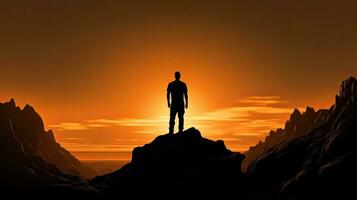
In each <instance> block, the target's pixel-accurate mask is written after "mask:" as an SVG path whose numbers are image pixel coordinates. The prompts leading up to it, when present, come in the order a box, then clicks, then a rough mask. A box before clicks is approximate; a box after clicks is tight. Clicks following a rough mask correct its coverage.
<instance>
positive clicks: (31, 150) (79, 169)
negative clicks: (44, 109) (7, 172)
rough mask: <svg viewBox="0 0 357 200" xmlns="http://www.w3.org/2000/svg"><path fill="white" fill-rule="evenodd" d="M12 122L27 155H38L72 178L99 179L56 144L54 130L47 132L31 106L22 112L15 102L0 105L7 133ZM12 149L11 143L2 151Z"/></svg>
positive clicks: (1, 116)
mask: <svg viewBox="0 0 357 200" xmlns="http://www.w3.org/2000/svg"><path fill="white" fill-rule="evenodd" d="M9 122H11V126H12V130H13V132H14V134H16V138H17V140H18V141H19V142H21V144H22V148H23V149H24V152H26V153H27V154H33V155H37V156H38V157H40V158H42V159H43V160H45V161H46V162H48V163H50V164H52V165H55V166H57V167H58V168H59V169H60V170H61V171H63V172H65V173H67V174H70V175H73V176H79V177H82V178H92V177H94V176H96V175H97V174H96V172H95V171H94V170H93V169H91V168H90V167H88V166H85V165H84V164H82V163H81V162H80V161H79V160H78V159H76V158H75V157H74V156H72V155H71V153H70V152H68V151H67V150H66V149H64V148H63V147H61V145H60V144H58V143H57V142H56V139H55V137H54V135H53V132H52V131H51V130H49V131H45V128H44V124H43V121H42V118H41V117H40V115H39V114H38V113H37V112H36V111H35V110H34V108H33V107H32V106H30V105H26V106H25V107H24V108H23V109H21V108H19V107H17V106H16V104H15V101H14V100H13V99H11V100H10V102H7V103H3V104H0V123H1V124H4V130H6V129H7V128H6V127H7V126H8V123H9ZM0 134H2V133H0ZM10 146H11V143H10V144H8V145H7V146H6V147H5V146H2V147H0V149H1V150H2V151H5V152H6V150H7V148H8V147H10Z"/></svg>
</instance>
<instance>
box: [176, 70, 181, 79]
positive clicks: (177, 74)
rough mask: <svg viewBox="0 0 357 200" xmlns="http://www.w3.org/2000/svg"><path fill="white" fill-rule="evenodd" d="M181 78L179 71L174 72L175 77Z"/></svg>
mask: <svg viewBox="0 0 357 200" xmlns="http://www.w3.org/2000/svg"><path fill="white" fill-rule="evenodd" d="M180 78H181V73H180V72H179V71H177V72H175V79H176V80H180Z"/></svg>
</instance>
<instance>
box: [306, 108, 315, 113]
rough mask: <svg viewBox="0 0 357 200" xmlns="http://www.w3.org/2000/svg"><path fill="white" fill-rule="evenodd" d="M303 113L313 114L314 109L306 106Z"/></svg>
mask: <svg viewBox="0 0 357 200" xmlns="http://www.w3.org/2000/svg"><path fill="white" fill-rule="evenodd" d="M305 113H315V109H314V108H312V107H310V106H307V107H306V111H305Z"/></svg>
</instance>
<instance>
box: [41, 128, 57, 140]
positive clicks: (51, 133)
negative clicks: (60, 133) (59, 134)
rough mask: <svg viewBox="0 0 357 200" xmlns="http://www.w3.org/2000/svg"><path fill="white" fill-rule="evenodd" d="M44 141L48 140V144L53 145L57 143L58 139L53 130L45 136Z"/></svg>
mask: <svg viewBox="0 0 357 200" xmlns="http://www.w3.org/2000/svg"><path fill="white" fill-rule="evenodd" d="M43 139H44V140H48V142H51V143H56V138H55V136H54V134H53V131H52V130H49V131H47V133H46V134H45V135H44V137H43Z"/></svg>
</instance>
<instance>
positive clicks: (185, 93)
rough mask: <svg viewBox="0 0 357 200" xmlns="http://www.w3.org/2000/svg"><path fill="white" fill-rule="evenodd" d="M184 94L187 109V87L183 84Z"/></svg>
mask: <svg viewBox="0 0 357 200" xmlns="http://www.w3.org/2000/svg"><path fill="white" fill-rule="evenodd" d="M184 95H185V102H186V105H185V108H186V109H187V108H188V94H187V87H186V85H185V92H184Z"/></svg>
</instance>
